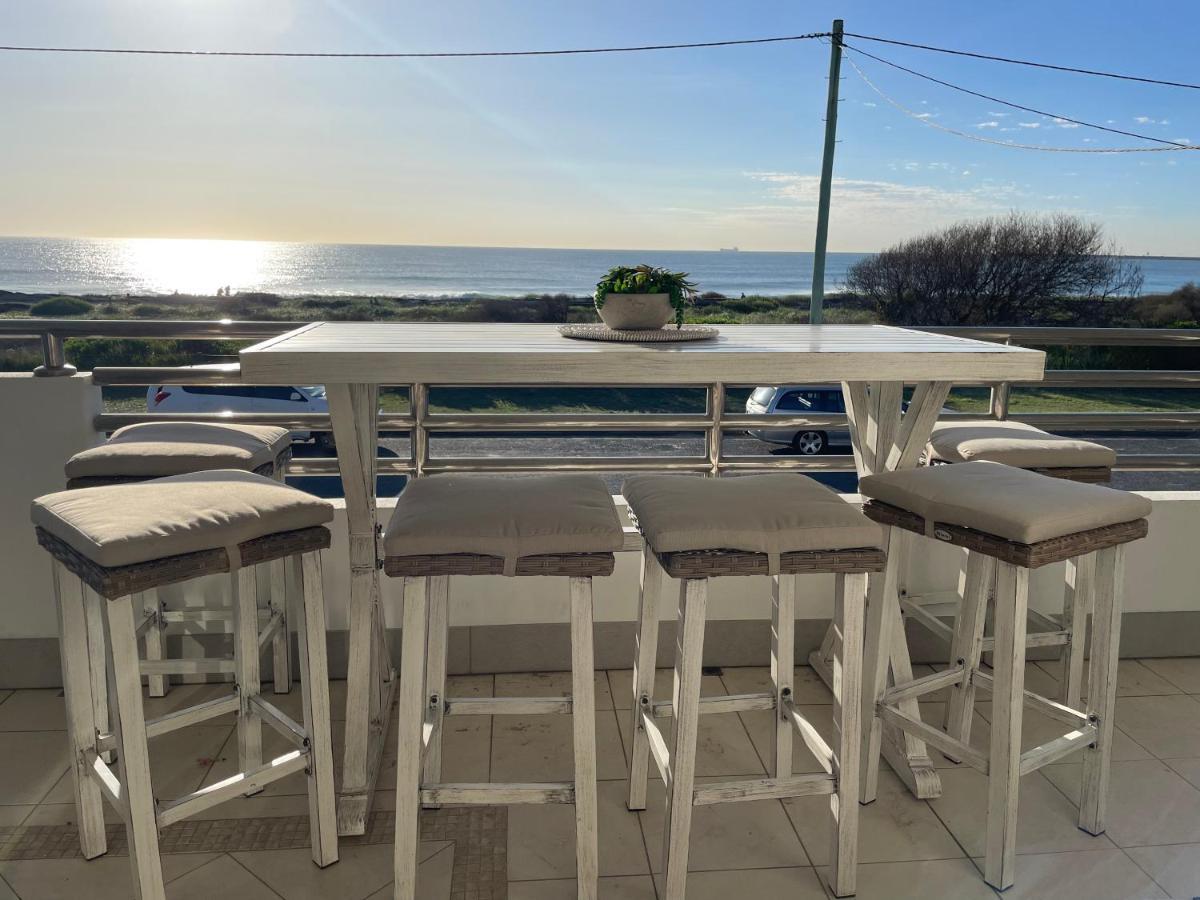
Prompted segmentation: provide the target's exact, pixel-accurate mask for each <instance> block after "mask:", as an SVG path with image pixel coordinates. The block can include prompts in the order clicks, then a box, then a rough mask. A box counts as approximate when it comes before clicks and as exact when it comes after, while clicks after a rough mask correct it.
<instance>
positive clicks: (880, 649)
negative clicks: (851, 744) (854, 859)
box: [859, 527, 899, 803]
mask: <svg viewBox="0 0 1200 900" xmlns="http://www.w3.org/2000/svg"><path fill="white" fill-rule="evenodd" d="M896 534H897V530H896V529H894V528H887V527H885V528H884V529H883V541H882V548H883V552H884V553H885V554H887V562H886V563H885V564H884V570H883V571H882V572H872V573H871V574H870V576H869V577H868V580H867V591H868V599H867V621H866V636H865V647H864V650H863V715H862V722H863V733H864V734H863V742H864V744H865V746H864V747H863V758H862V782H861V785H860V788H859V791H860V800H861V802H863V803H871V802H873V801H874V800H875V795H876V792H877V790H878V785H879V759H880V755H881V753H882V744H883V721H882V720H881V719H880V718H879V716H878V715H877V712H876V709H877V706H878V704H879V702H880V701H881V700H883V695H884V692H885V691H886V690H887V686H888V671H889V667H890V665H891V655H892V636H893V628H892V626H891V617H890V615H889V613H890V612H891V609H890V607H891V604H892V603H893V602H894V601H893V599H892V598H893V596H894V595H895V592H896V578H897V568H898V566H899V561H898V560H896V559H894V557H893V554H892V553H891V548H892V546H893V541H894V540H895V537H896Z"/></svg>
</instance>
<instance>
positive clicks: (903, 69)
mask: <svg viewBox="0 0 1200 900" xmlns="http://www.w3.org/2000/svg"><path fill="white" fill-rule="evenodd" d="M843 46H844V47H845V48H846V49H847V50H850V51H853V52H854V53H860V54H862V55H863V56H867V57H870V58H871V59H873V60H875V61H876V62H881V63H883V64H884V65H885V66H891V67H892V68H893V69H899V70H900V71H901V72H907V73H908V74H909V75H915V76H917V77H918V78H924V79H925V80H926V81H932V82H933V83H934V84H940V85H942V86H943V87H948V88H950V89H951V90H955V91H959V92H961V93H964V94H970V95H971V96H972V97H979V98H981V99H983V100H987V101H988V102H989V103H997V104H999V105H1001V106H1007V107H1009V108H1011V109H1019V110H1021V111H1022V112H1027V113H1033V114H1034V115H1038V116H1046V117H1048V118H1051V119H1056V120H1057V121H1060V122H1069V123H1071V124H1072V125H1083V126H1085V127H1087V128H1095V129H1096V130H1098V131H1107V132H1109V133H1111V134H1119V135H1122V136H1124V137H1131V138H1137V139H1138V140H1142V141H1153V142H1155V143H1158V144H1167V145H1168V146H1171V147H1175V148H1178V149H1181V150H1185V149H1191V146H1192V145H1191V144H1184V143H1182V142H1180V141H1168V140H1166V139H1165V138H1159V137H1154V136H1152V135H1149V134H1139V133H1138V132H1136V131H1124V130H1122V129H1120V128H1110V127H1109V126H1107V125H1097V124H1096V123H1095V122H1087V121H1084V120H1083V119H1073V118H1071V117H1070V116H1061V115H1057V114H1056V113H1051V112H1046V111H1045V110H1041V109H1035V108H1034V107H1032V106H1023V105H1021V104H1020V103H1013V102H1011V101H1009V100H1002V99H1000V98H999V97H993V96H992V95H990V94H983V93H980V92H979V91H973V90H971V89H970V88H965V87H962V86H961V85H957V84H953V83H952V82H949V81H943V80H942V79H940V78H935V77H933V76H932V75H927V74H925V73H924V72H918V71H917V70H916V69H910V68H908V67H907V66H902V65H900V64H899V63H895V62H892V61H891V60H889V59H884V58H883V57H882V56H876V55H875V54H874V53H868V52H867V51H866V50H863V49H861V48H859V47H852V46H850V45H849V44H846V43H845V42H843Z"/></svg>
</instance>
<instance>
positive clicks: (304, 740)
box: [250, 694, 309, 750]
mask: <svg viewBox="0 0 1200 900" xmlns="http://www.w3.org/2000/svg"><path fill="white" fill-rule="evenodd" d="M250 708H251V709H252V710H254V712H255V713H257V714H258V717H259V718H260V719H262V721H263V724H264V725H270V726H271V727H272V728H274V729H275V730H276V731H277V732H279V734H280V735H281V736H282V737H284V738H286V739H287V740H289V741H291V742H292V744H293V745H295V747H296V748H297V749H299V750H305V749H307V748H308V745H309V740H308V732H307V731H306V730H305V729H304V726H303V725H301V724H300V723H299V722H297V721H296V720H295V719H293V718H292V717H291V716H289V715H288V714H287V713H285V712H284V711H283V710H281V709H280V708H279V707H278V706H276V705H275V704H274V703H269V702H268V701H266V700H264V699H263V698H262V695H261V694H256V695H255V696H253V697H251V698H250Z"/></svg>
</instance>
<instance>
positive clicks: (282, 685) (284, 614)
mask: <svg viewBox="0 0 1200 900" xmlns="http://www.w3.org/2000/svg"><path fill="white" fill-rule="evenodd" d="M267 572H268V579H267V580H268V583H269V587H268V593H267V606H268V608H269V609H270V610H271V615H273V616H279V629H278V630H277V631H276V632H275V636H274V637H273V638H272V639H271V663H272V671H273V676H272V677H273V679H274V680H273V682H272V690H273V691H274V692H275V693H276V694H286V693H288V692H289V691H290V690H291V689H292V638H291V633H290V632H289V631H288V598H289V597H291V596H294V594H293V593H292V592H293V591H294V590H295V586H294V585H290V584H288V577H287V560H284V559H274V560H271V562H269V563H267Z"/></svg>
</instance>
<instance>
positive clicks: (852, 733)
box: [829, 574, 867, 897]
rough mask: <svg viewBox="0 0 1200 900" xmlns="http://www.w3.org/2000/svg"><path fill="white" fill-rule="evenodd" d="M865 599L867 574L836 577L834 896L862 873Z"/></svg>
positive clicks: (846, 891) (851, 888)
mask: <svg viewBox="0 0 1200 900" xmlns="http://www.w3.org/2000/svg"><path fill="white" fill-rule="evenodd" d="M866 603H867V576H866V575H863V574H855V575H838V576H837V585H836V589H835V591H834V600H833V626H834V628H835V629H836V630H837V631H838V633H839V634H840V635H841V640H840V641H839V642H838V645H837V650H836V652H837V656H836V657H835V660H834V670H833V721H834V729H833V776H834V778H835V779H836V781H837V792H836V793H835V794H834V795H833V796H832V797H831V798H830V813H831V815H832V816H833V825H834V827H833V832H834V834H833V849H832V852H831V855H830V872H829V887H830V890H832V891H833V894H834V896H835V897H849V896H851V895H853V894H854V892H855V884H856V878H857V872H858V799H859V777H860V775H861V760H860V754H861V752H862V694H863V692H862V675H863V639H864V634H863V632H864V626H865V615H866Z"/></svg>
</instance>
